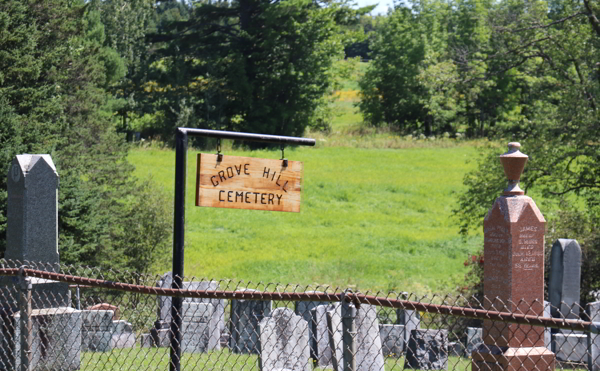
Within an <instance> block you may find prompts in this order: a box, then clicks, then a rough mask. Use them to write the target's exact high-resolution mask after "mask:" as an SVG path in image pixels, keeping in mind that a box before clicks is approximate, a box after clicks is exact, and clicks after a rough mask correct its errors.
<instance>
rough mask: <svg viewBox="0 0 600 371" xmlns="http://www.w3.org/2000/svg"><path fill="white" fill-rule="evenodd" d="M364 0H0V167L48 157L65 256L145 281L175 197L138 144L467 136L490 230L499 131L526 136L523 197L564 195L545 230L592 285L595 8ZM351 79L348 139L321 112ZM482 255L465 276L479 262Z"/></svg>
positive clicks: (469, 184) (464, 220) (467, 200)
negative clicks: (382, 7) (191, 138)
mask: <svg viewBox="0 0 600 371" xmlns="http://www.w3.org/2000/svg"><path fill="white" fill-rule="evenodd" d="M372 9H373V7H366V8H361V9H355V8H354V7H352V3H351V2H348V1H345V0H325V1H319V0H234V1H210V0H203V1H175V0H173V1H155V0H131V1H125V0H91V1H83V0H26V1H23V0H6V1H3V2H2V3H0V143H1V144H0V148H1V152H0V153H1V161H2V163H4V164H5V165H4V166H5V167H6V168H5V173H7V170H8V164H9V163H10V160H11V159H12V158H13V157H14V156H15V155H16V154H18V153H50V154H51V155H52V157H53V159H54V161H55V163H56V165H57V169H58V172H59V174H60V176H61V184H60V191H59V205H60V210H59V230H60V253H61V260H62V261H63V262H65V263H69V264H75V263H77V264H88V265H94V266H100V267H111V268H120V269H132V270H136V271H139V272H142V273H143V272H150V271H152V270H153V269H154V268H153V267H155V266H156V262H157V261H158V260H159V257H160V256H161V255H162V254H165V251H168V250H169V248H170V233H171V232H170V230H171V224H172V218H171V213H172V207H171V201H170V198H169V195H168V194H165V193H164V190H163V189H161V187H160V186H157V184H156V183H154V182H153V181H152V179H144V180H142V181H140V180H139V179H138V178H136V176H135V175H134V167H133V166H132V165H131V164H130V162H129V161H128V151H129V149H130V148H131V143H132V142H133V141H134V140H135V139H139V138H143V139H145V140H147V141H148V140H152V141H153V142H154V143H157V142H159V143H163V144H164V145H165V146H167V147H168V146H170V145H171V144H172V138H173V132H174V128H175V127H178V126H186V127H199V128H208V129H221V130H234V131H246V132H258V133H264V134H278V135H296V136H299V135H305V134H310V135H313V136H317V137H319V138H322V139H324V140H327V139H328V138H329V139H332V141H334V139H336V138H339V137H340V135H342V136H344V137H345V138H353V139H350V140H345V141H343V142H344V143H346V144H348V143H350V144H349V145H352V143H358V142H360V141H361V139H362V138H364V137H366V136H370V137H374V138H377V137H382V136H385V137H387V138H389V137H393V138H396V139H395V140H394V141H393V143H396V144H397V147H398V148H401V147H402V146H404V145H405V144H398V143H409V142H410V143H417V142H419V141H421V142H423V141H427V140H430V139H432V138H446V139H445V142H444V143H455V144H456V142H459V141H461V142H463V143H464V141H467V143H471V144H470V145H475V144H473V143H476V144H477V145H479V146H480V147H479V148H478V149H479V151H478V152H479V153H481V157H480V159H479V161H478V164H477V166H475V167H474V170H472V171H471V172H470V173H468V174H467V175H466V177H465V178H464V184H465V187H464V189H463V191H462V193H461V194H460V195H458V196H457V197H456V206H455V208H454V215H455V217H456V219H455V220H456V222H457V224H458V226H459V229H460V232H461V233H462V234H463V235H467V234H468V233H470V232H472V231H473V230H475V229H477V228H479V227H480V226H481V220H482V218H483V216H484V215H485V212H486V211H487V208H488V207H489V205H491V204H492V202H493V199H494V198H495V196H496V195H497V194H498V185H499V184H502V183H504V180H503V179H502V178H503V174H502V171H501V169H500V167H499V163H498V162H497V161H496V159H495V156H497V154H498V145H497V143H499V142H504V143H505V142H506V141H507V140H513V139H518V140H520V141H523V142H525V143H526V145H527V151H526V152H527V154H528V155H529V156H530V163H529V165H528V166H527V168H526V171H525V173H524V176H523V179H522V181H523V184H524V187H525V190H526V191H532V190H533V191H535V192H537V193H538V194H539V195H540V197H543V198H544V200H545V202H548V203H551V204H554V205H555V206H554V210H556V212H553V213H552V214H551V215H549V216H548V219H549V220H548V222H549V223H548V226H549V227H548V233H547V240H548V241H549V242H551V241H553V239H554V237H571V238H577V240H578V241H579V242H580V244H581V245H582V247H583V249H584V254H585V255H584V264H583V274H582V277H583V283H582V284H583V289H582V293H583V295H584V296H585V295H588V293H589V289H592V288H597V287H599V286H600V254H599V252H600V234H599V233H598V227H597V226H598V224H599V223H598V222H599V219H600V196H599V193H598V188H599V187H600V181H598V173H599V172H600V166H599V160H600V150H599V143H598V133H599V132H600V130H599V129H600V126H599V123H598V119H599V116H598V107H597V104H598V103H597V102H596V98H597V97H598V94H599V92H600V60H599V59H598V56H599V55H600V53H598V48H599V46H600V45H599V44H600V21H599V19H598V17H600V4H599V2H598V1H594V0H549V1H522V0H505V1H491V0H487V1H486V0H446V1H441V0H421V1H409V2H406V3H402V2H398V3H396V4H395V6H394V8H393V9H390V11H389V12H388V13H387V14H385V15H381V16H371V15H369V12H370V11H371V10H372ZM353 58H358V59H360V60H361V62H359V61H358V59H353ZM340 61H343V62H340ZM348 76H359V82H358V85H359V93H358V96H357V100H358V102H357V109H358V110H359V114H358V115H360V117H361V118H360V119H358V120H357V122H356V123H355V124H353V125H350V126H348V127H347V128H346V129H344V130H343V131H342V133H341V134H340V130H335V125H332V123H333V122H335V120H336V114H337V111H336V108H339V105H338V106H336V102H338V101H339V99H340V91H342V83H343V82H344V81H347V80H348ZM346 108H348V107H346ZM351 115H355V114H354V113H351ZM353 117H354V118H356V115H355V116H353ZM138 136H139V137H138ZM481 139H486V140H485V141H482V140H481ZM336 140H337V139H336ZM473 140H476V141H475V142H473ZM212 144H213V143H211V142H208V141H202V140H199V141H197V142H194V143H193V145H195V146H198V147H202V146H210V145H212ZM239 145H241V144H240V143H234V147H237V146H239ZM251 146H254V145H251ZM254 148H256V147H250V148H249V149H254ZM0 182H1V183H2V184H1V185H0V208H1V209H2V213H1V215H0V234H1V236H0V250H4V248H5V246H4V244H5V238H4V236H5V233H6V231H5V228H6V191H5V189H6V184H5V182H6V178H4V177H2V178H1V180H0ZM472 261H473V260H472ZM474 261H476V262H477V263H476V264H472V268H473V269H474V270H473V273H472V274H471V275H468V277H469V279H472V282H470V285H471V286H470V287H474V285H475V283H476V281H477V277H478V275H477V272H478V271H480V269H481V264H483V259H475V260H474ZM469 264H470V263H469ZM470 289H471V288H469V290H470ZM583 299H584V301H585V300H587V299H589V298H587V297H585V298H583Z"/></svg>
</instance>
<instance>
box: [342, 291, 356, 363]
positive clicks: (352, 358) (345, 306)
mask: <svg viewBox="0 0 600 371" xmlns="http://www.w3.org/2000/svg"><path fill="white" fill-rule="evenodd" d="M347 292H350V291H349V290H346V291H345V292H344V293H343V294H342V331H343V333H342V343H343V345H342V348H343V351H344V371H355V370H356V342H355V336H356V324H355V323H354V319H355V318H356V307H355V306H354V304H353V303H350V302H347V301H346V298H345V296H346V293H347Z"/></svg>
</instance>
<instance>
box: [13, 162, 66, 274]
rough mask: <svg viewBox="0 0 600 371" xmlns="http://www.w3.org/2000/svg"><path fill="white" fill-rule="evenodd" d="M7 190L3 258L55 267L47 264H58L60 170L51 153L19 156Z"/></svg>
mask: <svg viewBox="0 0 600 371" xmlns="http://www.w3.org/2000/svg"><path fill="white" fill-rule="evenodd" d="M7 191H8V200H7V221H6V252H5V253H4V257H5V258H6V259H9V260H18V261H20V262H24V261H28V262H32V263H34V264H35V263H43V264H40V265H39V266H38V267H37V268H38V269H41V270H54V269H52V268H51V267H46V266H45V265H47V264H51V265H56V264H58V263H59V259H58V173H57V172H56V167H54V163H53V162H52V158H51V157H50V155H17V156H16V158H15V159H14V160H13V161H12V165H11V167H10V170H9V172H8V180H7ZM54 268H56V267H54Z"/></svg>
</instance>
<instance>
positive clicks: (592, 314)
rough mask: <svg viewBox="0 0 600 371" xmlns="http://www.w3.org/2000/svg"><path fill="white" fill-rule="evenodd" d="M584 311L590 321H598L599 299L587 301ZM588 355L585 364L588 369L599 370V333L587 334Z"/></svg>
mask: <svg viewBox="0 0 600 371" xmlns="http://www.w3.org/2000/svg"><path fill="white" fill-rule="evenodd" d="M585 311H586V312H587V315H588V317H589V319H590V321H592V322H596V323H599V322H600V301H595V302H593V303H588V304H587V306H586V308H585ZM587 346H588V357H587V366H588V370H589V371H600V335H598V334H588V339H587Z"/></svg>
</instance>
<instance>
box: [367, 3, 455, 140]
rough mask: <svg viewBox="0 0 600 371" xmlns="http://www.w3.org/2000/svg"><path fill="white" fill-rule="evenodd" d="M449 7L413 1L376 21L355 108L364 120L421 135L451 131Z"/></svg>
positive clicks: (451, 68) (453, 106)
mask: <svg viewBox="0 0 600 371" xmlns="http://www.w3.org/2000/svg"><path fill="white" fill-rule="evenodd" d="M450 10H451V8H450V7H449V6H448V4H446V3H445V2H441V1H415V2H412V3H411V7H403V6H400V7H397V8H396V9H395V10H394V11H393V12H392V13H391V14H389V15H388V16H387V17H386V19H385V20H384V21H383V22H382V24H381V26H380V27H379V28H378V29H377V33H378V35H377V37H376V38H375V39H374V41H373V43H372V44H371V50H372V55H373V60H372V61H371V63H370V65H369V68H368V70H367V72H366V73H365V75H364V76H363V78H362V79H361V81H360V87H361V101H360V103H359V108H360V110H361V112H362V113H363V117H364V119H365V121H366V122H367V123H368V124H370V125H372V126H386V125H387V126H390V127H392V128H394V129H398V130H401V131H404V132H408V133H411V132H414V133H424V134H426V135H431V134H434V133H438V132H441V131H452V129H451V127H450V122H451V121H452V118H453V117H454V116H455V115H456V112H455V111H456V109H457V107H456V103H455V102H453V101H452V100H453V99H455V98H454V95H455V93H454V91H453V90H452V89H449V87H450V85H449V84H448V82H449V81H448V80H452V79H453V77H454V75H455V74H456V72H455V71H456V68H455V67H454V66H453V65H452V63H447V61H448V57H447V45H446V44H447V39H448V37H447V35H446V34H447V29H448V26H449V25H448V19H449V15H450ZM434 76H435V77H434ZM444 101H445V102H444Z"/></svg>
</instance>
